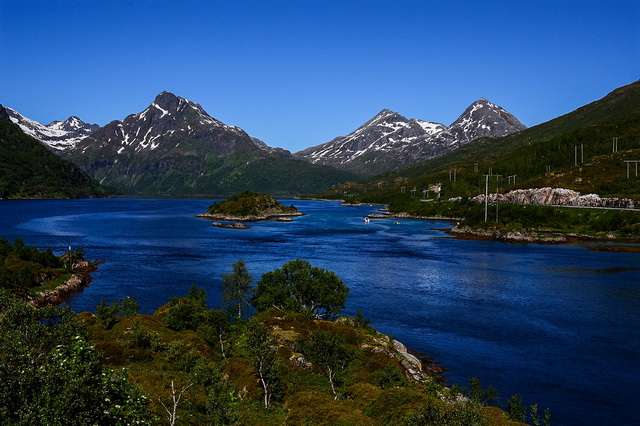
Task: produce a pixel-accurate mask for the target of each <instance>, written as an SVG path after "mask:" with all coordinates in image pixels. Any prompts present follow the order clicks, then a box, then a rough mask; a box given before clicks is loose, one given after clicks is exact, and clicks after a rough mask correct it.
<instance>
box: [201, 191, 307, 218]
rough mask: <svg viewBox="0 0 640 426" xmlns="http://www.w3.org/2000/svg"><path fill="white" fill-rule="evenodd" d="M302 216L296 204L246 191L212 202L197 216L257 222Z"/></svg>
mask: <svg viewBox="0 0 640 426" xmlns="http://www.w3.org/2000/svg"><path fill="white" fill-rule="evenodd" d="M286 216H302V213H300V211H298V209H296V208H295V207H294V206H288V207H287V206H285V205H283V204H282V203H280V202H279V201H278V200H276V199H275V198H273V197H271V196H269V195H265V194H256V193H254V192H250V191H245V192H242V193H240V194H236V195H233V196H231V197H230V198H228V199H227V200H225V201H219V202H215V203H213V204H211V205H210V206H209V209H208V210H207V212H206V213H203V214H199V215H197V217H204V218H207V219H213V220H223V221H229V222H256V221H259V220H267V219H270V218H276V217H286Z"/></svg>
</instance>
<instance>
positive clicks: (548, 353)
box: [0, 199, 640, 425]
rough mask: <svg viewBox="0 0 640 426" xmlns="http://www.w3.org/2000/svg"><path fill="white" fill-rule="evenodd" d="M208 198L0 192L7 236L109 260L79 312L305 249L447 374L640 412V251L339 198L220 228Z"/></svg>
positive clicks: (380, 321) (549, 403)
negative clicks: (512, 239)
mask: <svg viewBox="0 0 640 426" xmlns="http://www.w3.org/2000/svg"><path fill="white" fill-rule="evenodd" d="M210 202H211V200H175V199H172V200H169V199H163V200H153V199H97V200H63V201H0V236H1V237H4V238H6V239H8V240H10V241H13V239H14V238H16V237H20V238H22V239H24V240H25V242H26V243H27V244H28V245H35V246H38V247H40V248H47V247H51V248H53V249H54V252H56V253H62V252H64V251H65V250H66V249H67V247H68V246H72V248H73V249H75V248H77V247H84V248H85V255H86V257H87V258H89V259H102V260H104V264H102V265H101V266H100V268H99V270H98V271H97V272H95V273H94V274H93V278H94V280H93V282H92V284H91V285H90V286H89V287H87V288H86V289H85V290H83V291H82V292H81V293H79V294H77V295H76V296H74V297H73V298H72V299H71V300H70V301H69V304H70V305H71V307H72V308H73V309H74V310H76V311H77V312H80V311H83V310H92V311H93V310H95V307H96V305H97V304H98V303H99V302H100V299H105V300H107V301H110V300H114V299H120V298H122V297H124V296H126V295H128V296H131V297H133V298H134V299H136V300H137V301H139V303H140V305H141V307H142V310H143V311H144V312H146V313H150V312H152V311H153V310H154V309H155V308H157V307H158V306H160V305H162V304H164V303H166V302H167V301H168V300H169V298H170V297H171V296H174V295H179V296H180V295H184V294H186V292H187V291H188V289H189V287H190V286H191V285H192V284H196V285H198V286H200V287H205V288H206V290H207V293H208V296H209V303H210V305H211V306H219V303H218V299H219V296H220V292H221V277H220V275H221V274H222V273H228V272H230V271H231V264H232V263H234V262H235V261H237V260H238V259H239V258H242V259H244V261H245V263H246V264H247V266H248V268H249V270H250V272H251V273H252V274H253V276H254V277H256V278H258V277H259V276H260V275H261V274H262V273H264V272H266V271H269V270H272V269H274V268H276V267H280V266H281V265H282V264H283V263H285V262H287V261H289V260H292V259H296V258H302V259H306V260H308V261H310V262H311V263H312V264H313V265H316V266H321V267H324V268H328V269H330V270H333V271H335V272H336V273H337V274H338V275H339V276H340V277H341V278H342V279H343V280H344V281H345V283H346V284H347V285H348V286H349V287H350V288H351V292H350V295H349V299H348V302H347V308H346V313H347V314H351V315H353V314H354V313H355V311H356V309H360V310H361V311H362V312H363V313H364V314H365V316H367V317H369V318H371V322H372V325H374V326H375V327H376V328H377V329H378V330H380V331H382V332H384V333H387V334H391V335H393V336H394V337H395V338H397V339H398V340H400V341H402V342H404V343H405V344H406V345H407V346H408V347H410V348H412V349H415V350H418V351H421V352H424V353H428V354H430V355H432V356H434V357H435V358H436V359H437V360H438V361H439V362H440V363H441V364H442V365H443V366H444V367H446V368H448V369H450V371H449V372H448V373H447V378H448V379H449V381H450V382H451V383H465V382H466V378H467V377H470V376H475V377H479V378H480V379H481V380H482V382H483V383H484V384H485V385H493V386H495V387H496V388H498V389H499V390H500V392H501V396H503V400H506V399H507V398H508V397H509V396H510V395H512V394H514V393H521V394H522V395H523V399H524V401H525V402H527V403H534V402H537V403H538V404H539V405H540V407H542V408H544V407H549V408H550V409H551V412H552V423H553V424H565V425H633V424H640V410H638V408H639V407H640V397H639V396H638V392H637V389H638V384H639V383H640V373H639V368H638V366H639V363H640V343H639V337H640V269H638V268H640V254H630V253H605V252H597V251H590V250H587V248H586V247H587V245H586V244H584V245H562V246H549V245H535V244H528V245H527V244H509V243H500V242H493V241H467V240H458V239H452V238H448V236H447V235H446V234H445V233H443V232H441V231H438V230H436V229H434V228H442V227H446V226H449V225H448V224H447V223H446V222H435V221H434V222H431V221H412V220H400V221H399V222H400V223H399V224H395V223H394V222H393V221H388V220H372V222H371V223H369V224H366V223H364V221H363V219H362V217H363V216H364V215H366V214H368V213H371V212H373V211H375V210H377V208H376V207H369V206H362V207H341V206H339V205H338V203H334V202H313V201H297V200H295V201H286V204H291V203H293V204H294V205H295V206H296V207H298V208H299V209H300V210H301V211H302V212H304V213H306V214H307V215H306V216H303V217H298V218H295V219H294V222H292V223H280V222H261V223H254V224H252V228H251V229H249V230H225V229H218V228H214V227H212V226H210V222H209V221H207V220H203V219H197V218H195V217H194V216H195V215H196V214H197V213H200V212H204V211H205V210H206V208H207V206H208V205H209V204H210Z"/></svg>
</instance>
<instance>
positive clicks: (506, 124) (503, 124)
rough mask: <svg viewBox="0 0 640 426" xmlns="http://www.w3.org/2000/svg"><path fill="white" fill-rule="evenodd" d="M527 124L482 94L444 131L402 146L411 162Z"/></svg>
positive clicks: (439, 154) (516, 129) (501, 134)
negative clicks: (481, 96) (482, 96)
mask: <svg viewBox="0 0 640 426" xmlns="http://www.w3.org/2000/svg"><path fill="white" fill-rule="evenodd" d="M526 128H527V126H525V125H524V124H522V123H521V122H520V121H518V119H517V118H516V117H514V116H513V115H512V114H510V113H508V112H507V111H505V110H504V109H503V108H502V107H500V106H498V105H496V104H493V103H491V102H489V101H488V100H486V99H484V98H481V99H479V100H477V101H475V102H474V103H472V104H471V105H470V106H469V107H468V108H467V109H466V110H465V111H464V112H463V113H462V114H461V115H460V117H458V118H457V119H456V121H454V122H453V123H451V125H450V126H449V127H448V128H447V129H446V130H444V131H443V132H440V133H438V134H433V135H425V136H423V137H421V138H418V139H417V140H416V141H414V142H413V143H412V144H411V146H409V147H407V148H405V149H403V156H404V158H405V159H406V161H408V162H417V161H421V160H425V159H427V158H432V157H438V156H441V155H444V154H446V153H447V152H450V151H453V150H454V149H456V148H459V147H460V146H462V145H466V144H468V143H469V142H471V141H473V140H476V139H479V138H484V137H492V138H493V137H500V136H506V135H508V134H511V133H515V132H518V131H520V130H524V129H526Z"/></svg>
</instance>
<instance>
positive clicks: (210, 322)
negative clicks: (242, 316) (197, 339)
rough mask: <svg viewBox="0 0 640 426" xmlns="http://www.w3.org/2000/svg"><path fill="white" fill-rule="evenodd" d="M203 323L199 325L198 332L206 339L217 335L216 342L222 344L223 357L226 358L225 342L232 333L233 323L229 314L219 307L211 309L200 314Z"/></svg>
mask: <svg viewBox="0 0 640 426" xmlns="http://www.w3.org/2000/svg"><path fill="white" fill-rule="evenodd" d="M200 321H201V324H200V325H199V326H198V330H197V331H198V333H200V334H201V335H203V336H204V337H205V338H206V339H210V336H215V340H216V343H219V344H220V351H221V352H222V358H226V357H227V356H226V354H225V352H224V347H225V343H226V342H227V340H228V339H229V334H230V333H231V323H230V322H229V318H228V314H227V313H226V312H224V311H221V310H219V309H209V310H208V311H206V312H204V313H202V315H201V316H200Z"/></svg>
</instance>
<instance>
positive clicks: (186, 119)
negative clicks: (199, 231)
mask: <svg viewBox="0 0 640 426" xmlns="http://www.w3.org/2000/svg"><path fill="white" fill-rule="evenodd" d="M64 155H65V157H66V158H68V159H70V160H72V161H74V162H75V163H76V164H79V165H80V166H81V167H82V168H83V169H84V170H85V171H87V173H89V175H91V176H93V177H94V178H95V179H97V180H99V181H100V182H104V183H108V184H109V185H113V186H115V187H117V188H119V189H120V190H122V191H124V192H128V193H138V194H174V195H177V194H180V195H200V194H202V195H204V194H208V195H213V194H216V195H221V194H228V193H234V192H238V191H242V190H254V191H262V192H272V193H289V194H299V193H306V192H319V191H322V190H324V189H327V188H329V187H330V186H331V185H335V184H338V183H341V182H344V181H346V180H349V179H353V178H354V176H353V175H351V174H350V173H347V172H344V171H339V170H336V169H333V168H329V167H320V166H312V165H309V164H308V163H305V162H303V161H301V160H296V159H294V158H292V156H291V154H290V153H289V152H288V151H285V150H282V149H279V148H270V147H268V146H266V144H264V143H263V142H261V141H260V140H259V139H255V138H252V137H250V136H249V135H248V134H247V133H246V132H245V131H244V130H242V129H240V128H239V127H235V126H229V125H226V124H224V123H222V122H221V121H219V120H216V119H215V118H213V117H211V116H210V115H209V114H208V113H207V112H206V111H205V110H204V109H203V108H202V106H200V105H199V104H197V103H195V102H192V101H190V100H187V99H184V98H181V97H178V96H176V95H174V94H173V93H170V92H162V93H160V94H159V95H158V96H157V97H156V98H155V100H154V101H153V102H152V103H151V105H149V106H148V107H147V108H146V109H145V110H144V111H142V112H140V113H137V114H131V115H129V116H127V117H126V118H125V119H124V120H123V121H112V122H111V123H109V124H107V125H106V126H104V127H102V128H100V129H98V130H96V131H94V132H92V133H91V134H90V135H89V136H87V137H86V138H84V139H83V140H82V141H80V142H79V143H77V144H76V145H75V146H74V147H73V148H71V149H69V150H68V151H66V152H65V153H64ZM274 164H279V167H280V169H276V170H274V168H273V165H274ZM286 171H288V172H289V173H290V174H285V173H286ZM274 173H275V174H278V173H281V174H283V176H273V174H274Z"/></svg>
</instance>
